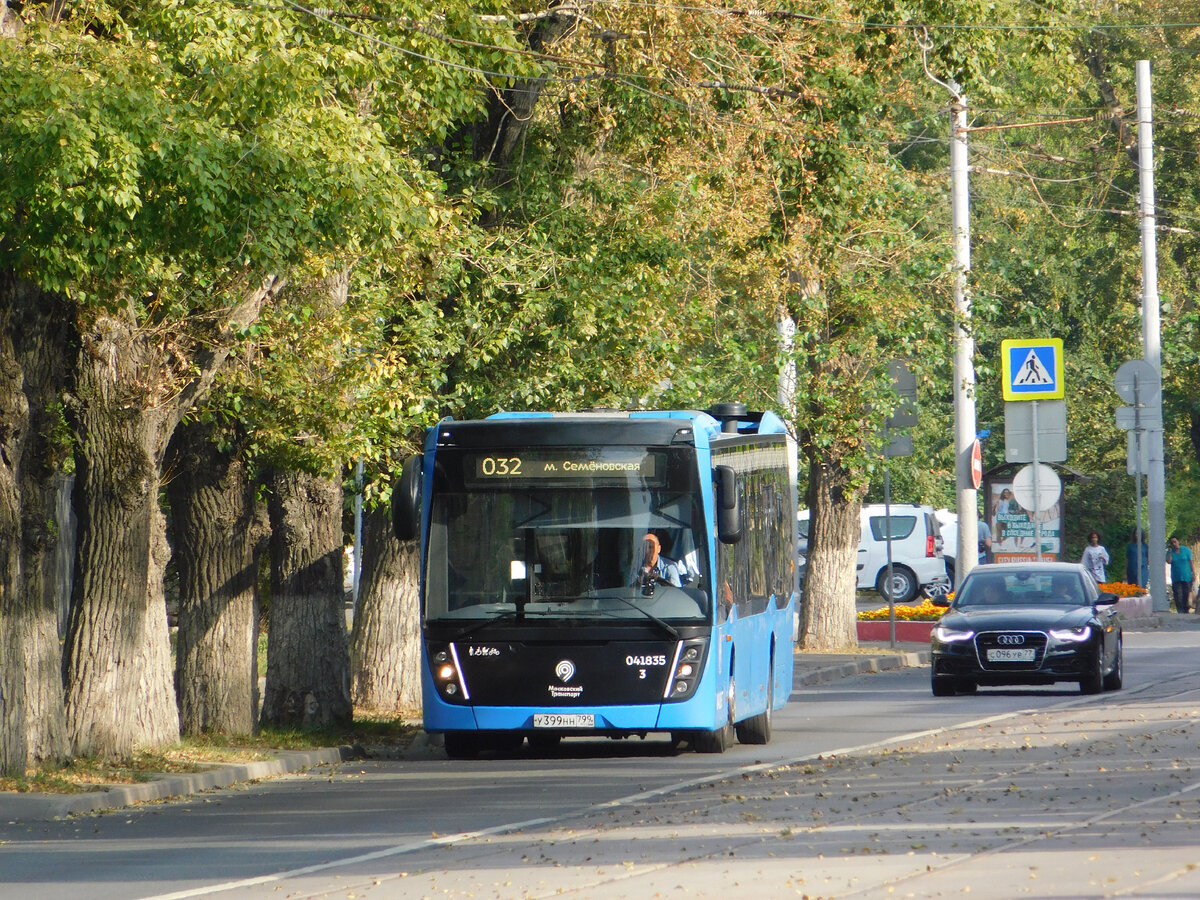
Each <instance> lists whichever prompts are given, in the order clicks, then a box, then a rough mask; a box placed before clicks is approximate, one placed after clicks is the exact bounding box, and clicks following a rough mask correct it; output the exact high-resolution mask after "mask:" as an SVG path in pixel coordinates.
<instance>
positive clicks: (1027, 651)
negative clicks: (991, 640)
mask: <svg viewBox="0 0 1200 900" xmlns="http://www.w3.org/2000/svg"><path fill="white" fill-rule="evenodd" d="M987 658H988V662H1033V661H1034V660H1035V659H1037V650H1035V649H1034V648H1032V647H1029V648H1024V647H1021V648H1015V647H991V648H989V649H988V652H987Z"/></svg>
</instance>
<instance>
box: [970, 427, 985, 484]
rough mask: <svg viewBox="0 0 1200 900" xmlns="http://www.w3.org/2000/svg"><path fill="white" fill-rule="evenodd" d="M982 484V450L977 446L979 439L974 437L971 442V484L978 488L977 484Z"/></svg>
mask: <svg viewBox="0 0 1200 900" xmlns="http://www.w3.org/2000/svg"><path fill="white" fill-rule="evenodd" d="M981 484H983V451H982V450H980V448H979V441H978V439H976V440H975V441H973V442H972V443H971V486H972V487H973V488H975V489H976V490H979V485H981Z"/></svg>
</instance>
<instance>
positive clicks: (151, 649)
mask: <svg viewBox="0 0 1200 900" xmlns="http://www.w3.org/2000/svg"><path fill="white" fill-rule="evenodd" d="M131 319H132V317H128V318H121V317H118V316H108V315H103V316H100V317H99V318H98V319H97V320H96V322H94V323H93V325H92V327H90V328H89V329H87V333H86V334H83V335H81V340H82V346H81V348H80V354H79V363H78V369H77V385H76V398H75V403H74V404H73V405H72V407H71V413H72V424H73V426H74V430H75V438H76V441H77V446H78V450H77V454H76V467H77V475H76V482H75V512H76V515H77V517H78V519H79V548H78V556H77V566H76V571H77V572H78V576H77V578H76V581H75V588H74V593H73V595H72V609H71V615H70V619H69V621H68V626H67V641H66V646H65V658H64V662H63V671H64V676H65V680H66V684H67V723H68V727H69V729H70V733H71V742H72V748H73V751H74V753H75V754H76V755H81V756H87V755H96V756H101V757H105V758H116V759H120V758H124V757H128V756H129V755H131V754H132V753H133V752H135V751H136V750H139V749H142V748H146V747H159V746H163V745H165V744H171V743H174V742H175V741H177V740H178V739H179V714H178V711H177V709H176V706H175V695H174V691H173V685H172V678H171V674H172V673H171V654H170V641H169V636H168V629H167V612H166V604H165V602H164V599H163V596H162V590H161V573H160V572H159V571H156V565H157V562H158V561H159V559H160V556H161V554H160V553H159V551H158V550H157V549H156V548H157V542H158V541H159V540H160V539H161V528H162V523H161V512H160V510H159V507H158V488H159V468H158V466H159V459H160V456H161V453H162V450H163V448H164V446H165V442H166V438H167V437H168V436H169V434H170V429H171V427H173V424H174V422H173V421H172V420H171V419H170V417H169V412H168V409H167V406H168V404H167V403H166V401H165V398H163V397H161V396H160V395H159V393H158V392H159V391H160V390H161V389H162V386H163V385H162V383H161V382H160V381H159V380H158V375H159V373H161V372H162V371H163V370H164V368H165V366H164V364H163V363H162V361H161V360H159V359H158V358H157V353H156V352H155V350H154V348H153V346H152V345H151V344H150V342H149V340H148V339H147V338H146V337H145V336H143V335H141V334H139V333H138V332H137V331H136V330H135V326H134V324H133V323H132V320H131Z"/></svg>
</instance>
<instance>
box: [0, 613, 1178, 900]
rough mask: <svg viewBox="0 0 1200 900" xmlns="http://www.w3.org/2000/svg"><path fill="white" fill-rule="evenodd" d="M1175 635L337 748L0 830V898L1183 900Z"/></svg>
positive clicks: (1164, 633)
mask: <svg viewBox="0 0 1200 900" xmlns="http://www.w3.org/2000/svg"><path fill="white" fill-rule="evenodd" d="M1198 717H1200V631H1196V630H1193V629H1191V628H1188V629H1186V630H1181V631H1171V630H1159V631H1153V632H1138V633H1127V635H1126V688H1125V689H1124V690H1122V691H1120V692H1116V693H1111V694H1105V695H1102V696H1100V697H1083V696H1081V695H1080V694H1079V693H1078V692H1077V691H1076V690H1075V689H1074V688H1071V687H1068V686H1066V685H1063V686H1062V689H1045V688H1040V689H983V690H981V691H980V692H979V693H978V694H976V695H973V696H962V697H953V698H941V699H936V698H934V697H932V696H931V694H930V692H929V670H928V668H927V667H918V668H911V669H904V670H898V671H888V672H883V673H879V674H872V675H864V676H856V677H851V678H846V679H843V680H840V681H836V682H832V683H827V684H822V685H816V686H812V687H807V688H804V689H803V690H801V691H799V692H797V693H795V694H793V698H792V702H791V703H790V704H789V705H788V707H787V708H786V709H785V710H784V711H783V712H782V713H781V714H779V715H778V716H777V718H776V722H775V726H776V733H775V739H774V741H773V742H772V743H771V744H770V745H768V746H766V747H737V748H735V749H734V750H732V751H730V752H729V753H727V754H725V755H723V756H716V757H713V756H701V755H698V754H693V753H686V752H685V753H675V752H673V751H671V750H670V749H669V748H668V747H667V745H666V744H665V743H664V742H661V741H650V740H647V741H644V742H642V741H624V742H598V743H586V742H575V741H571V742H567V743H566V744H564V748H563V751H562V752H561V753H559V754H556V755H554V756H550V757H537V756H534V755H528V754H526V755H521V756H518V757H516V758H513V759H480V760H474V761H456V762H451V761H448V760H445V759H442V758H439V756H438V755H436V754H430V756H429V758H426V759H418V760H403V761H374V760H372V761H364V762H356V763H343V764H339V765H336V766H331V767H323V768H321V769H318V770H312V771H310V772H308V773H305V774H303V775H296V776H288V777H284V778H279V779H274V780H272V781H269V782H263V783H259V784H253V785H245V786H241V787H239V788H233V789H225V790H222V791H217V792H213V793H210V794H207V795H203V796H201V797H196V798H192V799H189V800H187V801H179V802H169V803H160V804H154V805H149V806H144V807H138V808H135V809H127V810H121V811H118V812H114V813H109V814H105V815H100V816H86V817H78V818H73V819H69V820H65V821H59V822H39V823H26V824H22V823H20V822H16V823H8V824H3V823H0V897H3V898H6V900H7V898H9V897H13V898H17V897H20V898H24V897H36V898H39V900H55V898H70V900H80V898H88V900H91V898H122V900H124V898H151V897H154V898H160V900H165V898H184V897H219V898H239V900H241V898H264V897H288V898H297V897H353V898H370V900H380V898H402V897H403V898H408V897H425V896H428V897H550V896H563V895H566V896H574V897H588V898H590V897H634V896H636V897H641V896H646V897H650V896H672V897H673V896H681V897H691V896H697V897H714V896H720V897H722V898H729V897H741V896H747V897H748V896H754V897H763V896H788V895H791V896H808V897H852V896H864V897H879V896H900V897H903V896H912V897H935V896H943V895H945V896H950V895H953V896H962V895H963V894H964V893H968V892H969V894H970V895H971V896H973V897H980V896H983V897H1006V898H1007V897H1016V896H1032V897H1108V896H1142V897H1177V896H1178V897H1183V896H1187V897H1194V896H1200V850H1197V849H1195V844H1196V840H1195V834H1196V831H1195V828H1196V824H1197V818H1198V817H1200V766H1198V763H1200V748H1198V741H1197V738H1198V735H1197V720H1198Z"/></svg>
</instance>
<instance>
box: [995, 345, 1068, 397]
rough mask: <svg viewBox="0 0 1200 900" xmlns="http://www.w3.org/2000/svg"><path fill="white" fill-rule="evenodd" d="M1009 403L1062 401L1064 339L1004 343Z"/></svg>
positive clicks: (1002, 351) (1003, 363)
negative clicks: (1013, 401)
mask: <svg viewBox="0 0 1200 900" xmlns="http://www.w3.org/2000/svg"><path fill="white" fill-rule="evenodd" d="M1000 366H1001V369H1002V371H1003V373H1004V399H1005V400H1061V399H1063V396H1064V394H1065V391H1064V385H1063V346H1062V340H1061V339H1060V338H1041V339H1035V340H1010V341H1001V343H1000Z"/></svg>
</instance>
